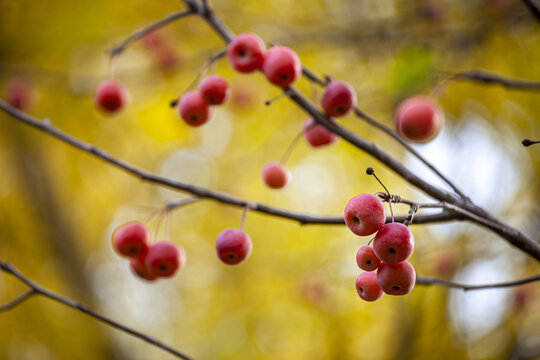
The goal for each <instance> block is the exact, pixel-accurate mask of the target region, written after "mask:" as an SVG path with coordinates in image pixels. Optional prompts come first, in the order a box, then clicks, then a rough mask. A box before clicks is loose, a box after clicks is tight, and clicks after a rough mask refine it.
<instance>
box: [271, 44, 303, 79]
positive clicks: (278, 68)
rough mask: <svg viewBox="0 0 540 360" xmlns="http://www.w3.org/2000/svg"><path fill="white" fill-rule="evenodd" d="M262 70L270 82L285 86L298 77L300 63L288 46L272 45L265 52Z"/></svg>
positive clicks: (300, 70) (300, 68)
mask: <svg viewBox="0 0 540 360" xmlns="http://www.w3.org/2000/svg"><path fill="white" fill-rule="evenodd" d="M263 72H264V75H265V76H266V79H268V81H270V82H271V83H272V84H274V85H277V86H281V87H287V86H289V85H291V84H293V83H294V82H295V81H297V80H298V79H300V76H301V75H302V63H301V62H300V58H299V57H298V55H296V53H295V52H294V51H292V50H291V49H289V48H288V47H285V46H274V47H273V48H271V49H270V50H268V52H267V53H266V57H265V58H264V64H263Z"/></svg>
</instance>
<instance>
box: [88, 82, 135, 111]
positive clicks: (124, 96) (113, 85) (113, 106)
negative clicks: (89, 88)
mask: <svg viewBox="0 0 540 360" xmlns="http://www.w3.org/2000/svg"><path fill="white" fill-rule="evenodd" d="M128 97H129V96H128V92H127V90H126V88H125V87H124V86H123V85H122V84H121V83H119V82H118V81H114V80H105V81H103V82H102V83H101V84H99V86H98V88H97V90H96V93H95V95H94V103H95V105H96V107H97V108H98V109H100V110H102V111H103V112H105V113H107V114H114V113H117V112H119V111H120V110H122V109H123V108H124V106H125V105H126V104H127V102H128Z"/></svg>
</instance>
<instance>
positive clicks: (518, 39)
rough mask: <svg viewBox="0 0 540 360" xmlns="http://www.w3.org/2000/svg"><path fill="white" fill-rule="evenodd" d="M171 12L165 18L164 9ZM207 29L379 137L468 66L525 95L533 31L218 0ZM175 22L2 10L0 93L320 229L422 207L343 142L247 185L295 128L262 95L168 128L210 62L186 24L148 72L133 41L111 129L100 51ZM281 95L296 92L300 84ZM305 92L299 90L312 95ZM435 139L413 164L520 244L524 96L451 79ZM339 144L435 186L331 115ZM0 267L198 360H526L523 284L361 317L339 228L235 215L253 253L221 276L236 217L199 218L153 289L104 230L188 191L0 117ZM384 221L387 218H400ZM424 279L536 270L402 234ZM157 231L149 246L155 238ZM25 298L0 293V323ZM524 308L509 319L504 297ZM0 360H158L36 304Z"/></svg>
mask: <svg viewBox="0 0 540 360" xmlns="http://www.w3.org/2000/svg"><path fill="white" fill-rule="evenodd" d="M179 3H180V5H179ZM213 4H214V5H215V10H216V13H217V14H218V16H220V17H221V18H222V20H223V21H224V22H225V23H226V24H227V25H229V26H230V27H231V29H232V30H233V31H235V32H236V33H240V32H247V31H249V32H255V33H257V34H259V35H260V36H261V37H262V38H263V39H265V41H267V42H268V43H270V44H283V45H286V46H289V47H291V48H293V49H294V50H295V51H297V52H298V54H299V55H300V57H301V59H302V62H303V64H305V65H306V66H308V67H310V68H311V69H312V70H314V71H315V72H317V73H319V74H330V75H333V76H335V77H336V78H338V79H344V80H346V81H347V82H349V83H350V84H351V85H352V86H353V87H354V88H355V89H356V90H357V92H358V105H359V107H360V108H361V109H363V110H365V111H366V112H368V113H369V114H372V115H373V116H374V117H375V118H377V119H379V120H380V121H381V122H383V123H385V124H386V125H388V126H392V120H391V119H392V112H393V109H394V107H395V105H396V104H397V103H398V102H399V101H400V100H401V99H402V98H403V97H405V96H408V95H412V94H416V93H421V94H426V95H428V94H429V93H430V92H431V91H432V90H433V88H434V87H435V86H436V84H437V81H438V80H440V77H439V78H438V77H436V76H435V75H434V74H436V71H439V70H448V71H457V70H463V69H470V68H484V69H488V70H491V71H495V72H499V73H501V74H504V75H507V76H511V77H515V78H521V79H530V80H540V61H539V60H538V59H540V26H539V25H540V23H539V22H538V21H537V20H536V19H535V18H533V17H532V15H531V14H530V13H529V12H528V10H527V9H526V7H525V6H524V5H523V4H522V3H521V2H519V1H510V0H441V1H426V0H416V1H406V0H401V1H399V0H378V1H368V0H356V1H355V0H333V1H332V0H314V1H292V0H272V1H258V0H236V1H233V0H220V1H217V0H215V1H213ZM181 8H183V5H182V4H181V2H178V1H172V0H166V1H140V0H136V1H102V0H96V1H92V2H83V1H67V0H64V1H62V0H52V1H28V0H3V1H0V49H1V50H0V88H4V87H5V85H6V84H7V83H8V82H9V81H10V80H11V79H13V78H24V79H25V80H26V81H27V82H28V83H29V84H31V85H32V86H33V88H34V101H33V103H32V105H31V108H30V109H29V110H28V112H29V113H31V114H33V115H36V116H38V117H40V118H49V119H50V120H51V122H52V123H53V124H54V125H55V126H57V127H59V128H60V129H62V130H64V131H66V132H68V133H70V134H72V135H74V136H76V137H78V138H80V139H82V140H84V141H87V142H90V143H92V144H95V145H96V146H98V147H100V148H103V149H105V150H106V151H107V152H109V153H111V154H112V155H114V156H117V157H119V158H122V159H124V160H127V161H129V162H131V163H133V164H135V165H137V166H140V167H141V168H143V169H147V170H149V171H152V172H155V173H158V174H162V175H165V176H169V177H172V178H175V179H179V180H183V181H187V182H192V183H196V184H199V185H202V186H206V187H208V188H211V189H216V190H220V191H225V192H228V193H230V194H233V195H235V196H239V197H242V198H246V199H250V200H254V201H261V202H265V203H268V204H271V205H275V206H278V207H283V208H287V209H292V210H297V211H305V212H309V213H314V214H320V215H339V214H342V212H343V209H344V207H345V204H346V203H347V201H348V200H349V199H350V198H351V197H353V196H354V195H356V194H358V193H361V192H371V193H374V192H376V191H380V190H382V189H381V188H380V186H379V185H378V184H377V183H376V182H375V181H374V180H373V179H372V178H370V177H368V176H366V175H365V169H366V167H368V166H371V167H374V168H375V170H376V171H377V174H378V176H379V177H380V178H381V179H382V180H383V181H384V183H385V184H386V186H387V187H388V188H389V189H390V191H391V192H392V193H395V194H399V195H401V196H403V197H405V198H408V199H411V200H418V201H424V200H427V198H426V197H425V195H423V194H422V193H420V192H419V191H417V190H416V189H413V188H411V186H410V185H408V184H407V183H406V182H405V181H404V180H403V179H401V178H399V177H398V176H396V175H395V174H394V173H392V172H390V171H389V170H388V169H387V168H385V166H384V165H383V164H381V163H379V162H378V161H375V160H373V159H372V158H371V157H370V156H368V155H367V154H364V153H362V152H360V151H359V150H357V149H356V148H354V147H352V146H350V145H349V144H347V143H346V142H345V141H340V142H339V143H338V144H336V145H333V146H331V147H328V148H321V149H313V148H310V147H309V145H308V144H307V143H306V142H305V141H301V142H300V143H299V144H298V146H297V147H296V149H295V150H294V152H293V153H292V155H291V157H290V159H289V161H288V167H289V168H290V170H291V172H292V175H293V180H292V182H291V184H290V185H289V186H288V187H287V188H286V189H284V190H282V191H273V190H269V189H267V188H266V187H265V186H264V184H263V183H262V181H261V180H260V171H261V169H262V166H263V165H264V164H265V163H266V162H268V161H270V160H278V159H279V158H280V157H281V156H282V154H283V153H284V152H285V150H286V148H287V146H288V145H289V143H290V142H291V141H292V139H293V138H294V137H295V136H296V134H297V133H298V132H299V131H300V130H301V127H302V124H303V122H304V120H305V118H306V115H305V114H304V113H303V112H302V111H301V110H300V109H298V108H297V107H296V106H295V105H294V104H293V103H292V102H291V101H289V100H288V99H282V100H279V101H277V102H275V103H273V104H272V105H271V106H265V105H264V101H265V100H266V99H269V98H271V97H273V96H275V95H278V94H279V89H277V88H275V87H272V86H270V85H269V84H268V83H267V82H266V80H265V79H264V77H263V75H261V74H252V75H241V74H237V73H234V72H233V71H232V69H231V68H230V66H229V64H228V63H227V60H226V59H222V60H220V61H219V62H218V64H217V68H216V70H217V73H219V74H220V75H223V76H224V77H226V78H227V79H228V81H229V82H230V84H231V87H232V98H231V99H230V101H229V103H228V104H227V105H225V106H223V107H220V108H218V109H216V114H215V117H214V118H213V119H212V120H211V121H210V122H209V123H208V124H206V125H204V126H203V127H201V128H190V127H188V126H187V125H186V124H185V123H184V122H182V121H181V120H180V118H179V116H178V114H177V109H171V108H170V107H169V102H170V100H172V99H173V98H175V97H178V96H179V95H180V94H181V93H182V92H183V91H184V90H185V89H186V88H187V86H188V85H189V84H190V83H191V82H192V81H193V79H194V78H195V76H196V75H197V74H198V72H199V70H200V68H201V66H202V64H203V63H204V62H205V61H206V59H207V58H208V57H209V56H211V55H212V54H214V53H216V52H218V51H220V50H222V49H223V48H224V45H223V43H222V42H221V41H220V39H219V38H218V37H217V36H216V35H215V34H214V33H213V32H212V31H211V29H210V28H209V27H208V26H207V25H206V24H205V23H204V22H203V21H202V20H201V19H199V18H197V17H189V18H185V19H181V20H179V21H177V22H175V23H173V24H171V25H169V26H168V27H167V28H165V29H162V30H160V31H159V32H160V33H161V34H162V36H164V38H165V39H167V41H169V42H170V44H171V47H172V48H173V49H174V53H175V54H176V56H177V57H178V61H177V62H176V63H174V64H173V65H172V66H169V67H166V68H163V67H160V66H159V62H158V61H157V60H156V56H155V54H153V53H152V52H151V51H150V50H149V48H148V47H145V45H144V44H143V42H142V41H139V42H136V43H134V44H133V45H131V46H130V47H129V48H128V49H127V50H126V51H125V52H124V53H123V54H121V55H120V56H119V57H118V58H116V59H115V61H114V63H113V72H114V75H115V77H116V78H117V79H119V80H120V81H121V82H122V83H123V84H125V86H126V87H127V89H128V91H129V92H130V94H131V102H130V104H129V106H128V107H127V108H126V109H125V110H124V111H123V112H122V113H121V114H119V115H117V116H103V115H102V114H100V113H99V112H98V111H97V110H96V108H95V107H94V104H93V99H92V96H93V91H94V89H95V88H96V86H97V84H99V82H101V81H102V80H104V79H105V78H107V76H108V72H107V71H108V66H109V59H108V56H107V50H108V49H110V48H111V47H112V46H113V45H115V44H117V43H119V42H120V41H122V40H123V39H124V38H125V37H126V36H127V35H129V34H130V33H131V32H132V31H134V30H135V29H137V28H140V27H142V26H144V25H146V24H148V23H150V22H152V21H154V20H157V19H159V18H162V17H164V16H166V15H167V14H169V13H171V12H173V11H177V10H179V9H181ZM298 87H299V89H300V90H302V91H303V92H304V93H305V94H306V95H308V96H310V97H311V96H312V95H313V94H312V91H313V87H312V86H311V84H310V83H309V82H308V81H307V80H306V79H302V80H301V81H300V82H299V84H298ZM315 96H316V94H315ZM440 103H441V106H442V107H443V109H444V111H445V113H446V124H445V129H444V130H443V133H442V134H441V135H440V136H439V137H438V138H437V139H436V140H434V141H433V142H431V143H429V144H426V145H418V146H415V147H416V148H417V149H418V151H420V152H421V153H422V154H423V155H425V156H426V157H427V158H429V159H430V160H432V161H433V163H434V164H435V165H436V166H437V167H439V168H440V169H441V170H442V171H443V172H444V173H445V174H447V175H448V176H449V177H450V178H452V179H454V180H456V181H457V183H458V184H459V185H461V186H462V188H464V189H465V190H466V192H467V193H468V194H469V195H470V196H471V198H472V199H473V200H475V201H477V202H478V204H479V205H481V206H484V207H485V208H486V209H488V210H489V211H491V212H492V213H494V214H495V215H496V216H497V217H499V218H501V219H503V220H504V221H505V222H507V223H509V224H510V225H512V226H515V227H517V228H519V229H520V230H522V231H523V232H525V233H526V234H529V235H530V236H532V237H533V238H536V239H537V238H538V234H539V233H540V206H538V199H539V198H540V181H539V180H538V176H539V174H540V146H538V145H537V146H536V147H535V146H532V147H530V148H524V147H522V146H521V144H520V141H521V140H522V139H523V138H531V139H533V140H538V139H539V138H540V121H539V118H540V105H539V104H540V93H538V92H536V93H534V92H526V91H511V90H507V89H504V88H501V87H499V86H481V85H478V84H471V83H464V82H462V83H453V84H451V85H450V86H449V87H448V88H447V89H446V91H445V92H444V94H443V95H442V97H441V98H440ZM341 122H342V124H344V125H345V126H346V127H348V128H350V129H352V130H354V131H356V132H358V133H359V134H361V135H362V136H364V137H365V138H367V139H369V140H371V141H375V142H377V143H378V144H379V145H380V146H381V147H383V148H385V149H387V150H388V151H389V152H391V153H392V154H393V155H394V156H396V157H397V158H399V159H401V160H402V161H403V162H404V163H405V164H406V165H407V166H408V167H410V168H411V169H413V170H414V171H415V172H417V173H418V174H419V175H420V176H422V177H424V178H426V179H427V180H429V181H433V182H434V183H436V184H437V185H440V186H444V185H443V184H441V183H440V181H437V179H436V178H434V177H433V176H432V175H431V174H429V173H428V171H427V170H426V169H425V168H424V167H422V166H421V165H420V164H419V163H418V161H416V160H414V159H413V158H412V157H410V156H409V155H407V154H406V153H405V152H404V151H403V149H402V148H401V147H400V146H399V144H396V143H395V142H394V141H392V140H391V139H390V138H388V137H387V136H385V135H384V134H382V133H381V132H378V131H377V130H376V129H374V128H372V127H369V126H368V125H367V124H366V123H364V122H363V121H362V120H360V119H358V118H356V117H354V116H348V117H346V118H344V119H343V120H341ZM0 165H1V172H2V176H1V177H0V209H1V216H0V239H1V240H0V258H1V259H3V260H7V261H10V262H11V263H13V264H14V265H15V266H17V267H18V268H19V269H21V270H22V271H23V272H24V273H26V274H28V275H29V276H30V277H31V278H33V279H35V280H36V281H38V282H39V283H41V284H43V285H44V286H46V287H49V288H51V289H53V290H54V291H57V292H59V293H62V294H65V295H66V296H69V297H71V298H74V299H76V300H79V301H81V302H84V303H87V304H88V305H90V306H92V307H93V308H95V309H96V310H98V311H100V312H102V313H104V314H106V315H108V316H110V317H112V318H113V319H116V320H118V321H120V322H122V323H124V324H126V325H128V326H131V327H133V328H136V329H139V330H141V331H143V332H146V333H148V334H150V335H152V336H155V337H157V338H159V339H161V340H163V341H164V342H166V343H168V344H170V345H172V346H174V347H176V348H178V349H179V350H181V351H183V352H185V353H187V354H189V355H191V356H193V357H194V358H196V359H539V358H540V327H539V326H538V323H539V322H540V300H539V297H540V288H539V285H538V284H530V285H528V286H524V287H520V288H511V289H503V290H486V291H479V292H467V293H463V292H462V291H460V290H448V289H446V288H442V287H422V286H416V288H415V289H414V290H413V292H412V293H411V294H409V295H407V296H404V297H392V296H383V298H382V299H381V300H379V301H377V302H376V303H366V302H364V301H362V300H361V299H359V297H358V296H357V294H356V290H355V288H354V282H355V279H356V276H357V275H358V274H359V273H360V270H359V269H358V268H357V266H356V263H355V254H356V251H357V249H358V248H359V247H360V246H362V245H365V244H367V242H368V241H369V239H370V238H369V237H366V238H359V237H357V236H355V235H354V234H352V233H351V232H350V231H349V230H348V229H347V228H346V227H345V226H315V225H306V226H300V225H298V224H297V223H294V222H292V221H288V220H283V219H279V218H275V217H270V216H267V215H261V214H256V213H252V212H250V213H248V215H247V219H246V227H245V230H246V231H247V232H248V233H249V234H250V236H251V239H252V240H253V243H254V246H253V252H252V254H251V257H250V258H249V259H248V260H247V261H246V262H245V263H243V264H241V265H239V266H237V267H231V266H227V265H224V264H222V263H221V262H220V261H219V260H218V258H217V256H216V254H215V248H214V242H215V239H216V237H217V235H218V233H219V232H220V231H221V230H223V229H225V228H230V227H238V226H239V224H240V218H241V214H242V209H240V208H234V207H230V206H225V205H221V204H218V203H216V202H213V201H210V200H203V201H200V202H197V203H195V204H193V205H189V207H186V208H181V209H178V210H176V211H175V212H174V213H173V215H172V231H171V234H170V237H171V238H170V240H171V241H173V242H175V243H177V244H179V245H181V246H182V247H183V248H184V249H185V251H186V253H187V264H186V266H185V267H184V268H183V269H182V271H181V272H180V273H179V274H178V275H176V276H175V277H174V278H173V279H170V280H159V281H157V282H156V283H150V284H149V283H145V282H143V281H140V280H139V279H137V278H135V277H134V276H133V275H132V274H131V272H130V270H129V266H128V262H127V261H126V260H125V259H122V258H120V257H119V256H117V255H116V254H115V253H114V252H113V250H112V248H111V245H110V237H111V234H112V232H113V230H114V229H115V227H116V226H118V225H119V224H121V223H123V222H126V221H130V220H141V221H142V220H144V219H146V218H147V217H148V216H149V214H150V213H151V212H152V211H153V209H156V208H159V207H161V206H163V205H164V203H165V202H167V201H170V200H173V199H177V198H181V197H185V196H186V195H185V194H181V193H175V192H173V191H171V190H165V189H161V188H157V187H155V186H153V185H149V184H146V183H143V182H141V181H139V180H138V179H136V178H134V177H132V176H130V175H127V174H126V173H124V172H122V171H120V170H118V169H116V168H113V167H111V166H109V165H107V164H105V163H104V162H102V161H100V160H97V159H95V158H93V157H92V156H90V155H88V154H86V153H82V152H80V151H77V150H74V149H73V148H70V147H68V146H66V145H65V144H63V143H61V142H59V141H57V140H55V139H52V138H51V137H49V136H46V135H44V134H43V133H39V132H37V131H36V130H34V129H30V128H28V127H26V126H24V125H22V124H21V123H18V122H17V121H15V120H13V119H12V118H9V117H8V116H7V115H5V114H0ZM395 208H397V212H398V213H400V214H404V213H406V212H407V211H408V208H407V207H406V206H402V205H396V206H395ZM412 231H413V233H414V236H415V239H416V251H415V253H414V255H413V257H412V260H411V263H412V264H413V265H414V266H415V268H416V271H417V273H418V274H420V275H426V276H437V277H440V278H445V279H454V280H456V281H462V282H465V283H475V282H476V283H486V282H499V281H505V280H512V279H517V278H520V277H524V276H528V275H532V274H534V273H538V270H539V266H538V263H537V262H536V261H535V260H533V259H532V258H530V257H528V256H526V255H524V254H522V253H521V252H519V251H517V250H516V249H515V248H513V247H510V246H509V245H508V244H507V243H505V242H504V241H503V240H502V239H500V238H499V237H497V236H496V235H494V234H492V233H490V232H487V231H485V230H483V229H480V228H478V227H477V226H475V225H472V224H468V223H451V224H435V225H429V226H417V225H414V224H413V226H412ZM168 236H169V234H167V233H166V231H163V229H162V230H161V231H160V232H159V238H160V239H161V238H165V237H168ZM23 290H24V287H23V286H22V285H21V284H20V283H18V282H17V281H16V280H15V279H13V278H12V277H10V276H8V275H6V274H0V303H4V302H6V301H8V300H9V299H12V298H13V297H15V296H16V295H17V294H19V293H20V292H21V291H23ZM524 299H525V300H524ZM0 358H1V359H14V360H15V359H16V360H23V359H24V360H26V359H32V360H34V359H40V360H41V359H43V360H49V359H51V360H52V359H171V358H172V356H170V355H167V354H166V353H164V352H163V351H162V350H160V349H157V348H155V347H152V346H149V345H148V344H145V343H144V342H141V341H140V340H137V339H134V338H132V337H130V336H128V335H126V334H124V333H121V332H119V331H117V330H113V329H111V328H108V327H106V326H105V325H102V324H100V323H97V322H96V321H95V320H93V319H91V318H89V317H87V316H85V315H83V314H81V313H79V312H77V311H75V310H73V309H70V308H67V307H64V306H61V305H59V304H56V303H53V302H51V301H50V300H48V299H44V298H40V297H37V298H33V299H31V300H29V301H28V302H26V303H24V304H22V305H20V306H19V307H17V308H15V309H14V310H11V311H9V312H5V313H2V314H0Z"/></svg>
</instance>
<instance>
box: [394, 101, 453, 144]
mask: <svg viewBox="0 0 540 360" xmlns="http://www.w3.org/2000/svg"><path fill="white" fill-rule="evenodd" d="M394 118H395V121H396V130H397V132H398V134H399V135H401V136H402V137H404V138H405V139H407V140H410V141H415V142H419V143H424V142H428V141H430V140H431V139H433V138H434V137H436V136H437V135H438V134H439V132H440V131H441V129H442V126H443V123H444V114H443V112H442V111H441V109H440V108H439V106H438V105H437V104H436V103H435V102H433V101H432V100H431V99H430V98H428V97H425V96H413V97H410V98H407V99H405V100H404V101H402V102H401V103H400V104H399V106H398V107H397V109H396V113H395V114H394Z"/></svg>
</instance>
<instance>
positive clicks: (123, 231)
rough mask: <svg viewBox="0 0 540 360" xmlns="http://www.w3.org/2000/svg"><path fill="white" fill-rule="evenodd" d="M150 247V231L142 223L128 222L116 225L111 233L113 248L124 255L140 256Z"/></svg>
mask: <svg viewBox="0 0 540 360" xmlns="http://www.w3.org/2000/svg"><path fill="white" fill-rule="evenodd" d="M149 247H150V232H149V231H148V229H147V228H146V226H145V225H144V224H143V223H140V222H138V221H133V222H129V223H127V224H124V225H122V226H120V227H118V228H117V229H116V230H115V231H114V233H113V248H114V250H116V252H117V253H118V254H120V255H122V256H126V257H140V256H143V255H144V254H146V252H147V251H148V248H149Z"/></svg>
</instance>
